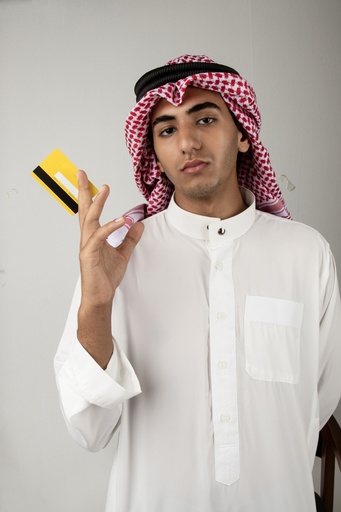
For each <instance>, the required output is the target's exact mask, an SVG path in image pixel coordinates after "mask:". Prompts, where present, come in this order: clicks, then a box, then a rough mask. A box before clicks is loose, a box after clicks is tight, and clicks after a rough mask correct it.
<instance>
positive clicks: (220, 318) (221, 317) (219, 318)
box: [217, 311, 226, 320]
mask: <svg viewBox="0 0 341 512" xmlns="http://www.w3.org/2000/svg"><path fill="white" fill-rule="evenodd" d="M217 318H218V320H226V313H224V312H223V311H220V312H219V313H217Z"/></svg>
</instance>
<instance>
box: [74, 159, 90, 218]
mask: <svg viewBox="0 0 341 512" xmlns="http://www.w3.org/2000/svg"><path fill="white" fill-rule="evenodd" d="M77 179H78V217H79V223H80V225H81V226H82V224H83V221H84V217H85V215H86V213H87V211H88V209H89V208H90V206H91V204H92V197H91V192H90V187H89V180H88V176H87V175H86V173H85V172H84V171H82V170H81V169H80V170H79V171H77Z"/></svg>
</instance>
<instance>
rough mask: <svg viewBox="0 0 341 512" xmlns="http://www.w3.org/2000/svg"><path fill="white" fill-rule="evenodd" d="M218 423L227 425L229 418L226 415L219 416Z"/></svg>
mask: <svg viewBox="0 0 341 512" xmlns="http://www.w3.org/2000/svg"><path fill="white" fill-rule="evenodd" d="M220 421H221V422H222V423H228V422H229V421H230V416H229V415H228V414H226V413H224V414H222V415H221V416H220Z"/></svg>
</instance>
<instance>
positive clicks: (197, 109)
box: [152, 101, 221, 128]
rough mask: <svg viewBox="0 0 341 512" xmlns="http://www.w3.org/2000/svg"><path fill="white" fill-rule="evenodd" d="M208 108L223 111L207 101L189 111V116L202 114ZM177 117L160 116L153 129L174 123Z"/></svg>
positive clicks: (153, 124) (154, 122)
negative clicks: (160, 124)
mask: <svg viewBox="0 0 341 512" xmlns="http://www.w3.org/2000/svg"><path fill="white" fill-rule="evenodd" d="M206 108H215V109H216V110H221V108H220V107H219V106H218V105H217V104H216V103H212V102H211V101H205V102H204V103H198V104H197V105H193V107H191V108H190V109H189V110H187V114H188V115H191V114H195V113H196V112H200V110H204V109H206ZM174 120H175V116H169V115H163V116H159V117H157V118H156V119H154V121H153V123H152V128H154V127H155V126H156V125H157V124H159V123H166V122H168V121H174Z"/></svg>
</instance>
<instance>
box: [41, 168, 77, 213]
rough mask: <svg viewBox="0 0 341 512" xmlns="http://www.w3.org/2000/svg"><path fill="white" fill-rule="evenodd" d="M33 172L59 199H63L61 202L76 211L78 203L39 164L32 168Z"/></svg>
mask: <svg viewBox="0 0 341 512" xmlns="http://www.w3.org/2000/svg"><path fill="white" fill-rule="evenodd" d="M33 174H35V175H36V176H37V177H38V178H39V179H40V180H41V181H42V182H43V183H45V185H46V186H47V187H48V188H49V189H50V190H52V192H53V193H54V194H56V196H58V197H59V199H60V200H61V201H63V203H65V204H66V206H68V207H69V208H70V210H71V211H72V212H74V213H77V212H78V204H77V203H76V201H74V200H73V199H72V197H70V196H69V194H67V193H66V192H65V190H63V189H62V187H60V186H59V185H58V183H56V182H55V181H54V179H53V178H51V176H49V175H48V174H47V172H45V171H44V169H42V168H41V167H40V165H38V167H37V168H36V169H34V171H33Z"/></svg>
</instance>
